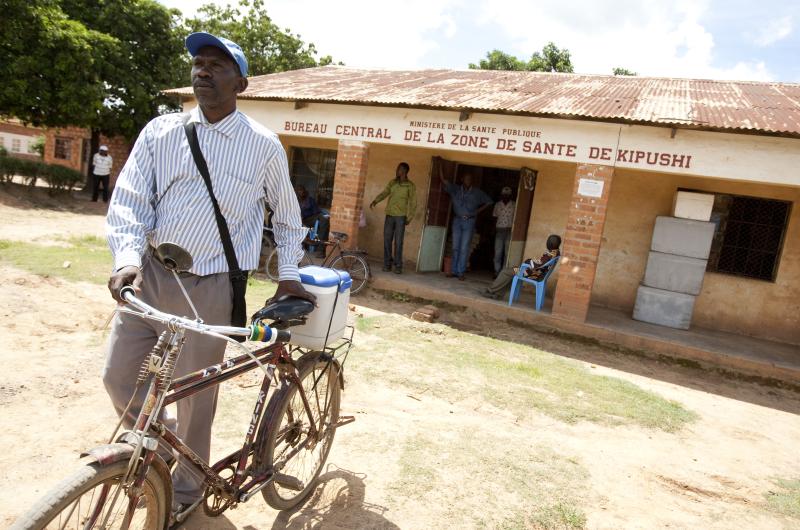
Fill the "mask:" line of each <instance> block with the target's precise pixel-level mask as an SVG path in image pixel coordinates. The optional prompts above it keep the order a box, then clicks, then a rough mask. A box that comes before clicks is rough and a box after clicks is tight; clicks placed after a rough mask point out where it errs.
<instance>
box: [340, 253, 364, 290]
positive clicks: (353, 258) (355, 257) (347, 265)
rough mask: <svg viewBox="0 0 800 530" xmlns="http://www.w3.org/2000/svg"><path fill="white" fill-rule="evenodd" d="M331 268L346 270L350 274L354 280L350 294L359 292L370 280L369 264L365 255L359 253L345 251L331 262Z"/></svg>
mask: <svg viewBox="0 0 800 530" xmlns="http://www.w3.org/2000/svg"><path fill="white" fill-rule="evenodd" d="M331 268H332V269H339V270H340V271H345V272H347V273H348V274H349V275H350V279H351V280H353V285H352V286H351V287H350V294H358V292H359V291H361V289H363V288H364V286H365V285H367V281H368V280H369V264H368V263H367V260H365V259H364V256H361V255H359V254H347V253H343V254H342V255H340V256H338V257H337V258H336V259H335V260H333V261H332V262H331Z"/></svg>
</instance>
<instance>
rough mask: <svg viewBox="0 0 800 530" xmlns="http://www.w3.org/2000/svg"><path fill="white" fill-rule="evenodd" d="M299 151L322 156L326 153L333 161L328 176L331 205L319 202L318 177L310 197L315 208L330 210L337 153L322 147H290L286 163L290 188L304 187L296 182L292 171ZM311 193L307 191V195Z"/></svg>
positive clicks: (296, 178) (334, 150) (296, 177)
mask: <svg viewBox="0 0 800 530" xmlns="http://www.w3.org/2000/svg"><path fill="white" fill-rule="evenodd" d="M301 150H302V151H320V152H321V153H322V154H323V155H324V154H325V153H327V156H330V157H331V158H332V159H333V173H332V174H331V176H330V178H331V186H330V202H331V204H330V205H327V200H326V201H320V185H319V184H320V178H319V177H318V178H317V181H316V183H315V186H314V188H315V189H314V190H313V195H312V197H314V200H315V201H316V203H317V206H318V207H319V208H322V209H325V210H330V208H331V206H332V205H333V193H334V189H335V188H336V180H335V179H336V163H337V159H338V151H337V150H336V149H326V148H323V147H305V146H290V149H289V153H288V155H289V156H288V159H289V160H288V162H289V178H290V179H291V182H292V186H297V185H298V184H303V185H305V184H304V183H303V182H297V180H298V176H297V175H296V174H295V171H294V169H295V162H296V160H297V157H298V152H299V151H301ZM305 186H306V188H309V186H307V185H305ZM311 191H312V190H309V193H311Z"/></svg>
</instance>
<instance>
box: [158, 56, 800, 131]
mask: <svg viewBox="0 0 800 530" xmlns="http://www.w3.org/2000/svg"><path fill="white" fill-rule="evenodd" d="M167 93H169V94H176V95H181V96H191V95H192V90H191V88H180V89H174V90H169V91H167ZM241 98H243V99H264V100H296V101H319V102H330V103H362V104H370V105H389V106H404V107H424V108H441V109H458V110H464V109H465V110H473V111H480V112H490V113H491V112H502V113H509V112H510V113H519V114H528V115H540V116H552V117H569V118H575V119H593V120H611V121H624V122H644V123H651V124H664V125H682V126H691V127H694V128H704V129H706V128H707V129H715V130H734V131H752V132H765V133H770V134H781V135H793V136H795V135H796V136H800V84H791V83H759V82H750V81H712V80H703V79H670V78H653V77H627V76H602V75H580V74H560V73H544V72H506V71H493V70H363V69H356V68H348V67H341V66H325V67H320V68H308V69H305V70H294V71H291V72H282V73H279V74H270V75H263V76H257V77H251V78H250V86H249V87H248V89H247V91H246V92H244V93H243V94H242V95H241Z"/></svg>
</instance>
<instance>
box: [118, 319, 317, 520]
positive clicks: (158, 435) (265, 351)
mask: <svg viewBox="0 0 800 530" xmlns="http://www.w3.org/2000/svg"><path fill="white" fill-rule="evenodd" d="M164 333H169V338H168V340H166V341H164V343H163V346H162V348H161V351H160V352H158V353H159V354H160V359H161V364H163V363H164V362H169V357H170V356H171V355H175V356H177V355H179V354H180V349H178V350H177V351H171V350H170V347H173V348H174V347H175V344H178V345H179V346H178V348H180V346H182V343H183V330H182V329H177V330H170V331H166V332H164ZM251 354H252V356H253V357H251V356H250V355H247V354H243V355H240V356H238V357H235V358H232V359H229V360H226V361H223V362H221V363H218V364H215V365H212V366H208V367H206V368H202V369H200V370H197V371H195V372H192V373H190V374H187V375H185V376H182V377H180V378H176V379H174V380H173V381H171V382H170V384H169V386H168V387H167V388H166V389H162V388H160V385H159V382H158V380H157V378H156V377H153V378H152V380H151V383H150V387H149V389H148V392H147V394H146V397H145V399H144V402H143V405H142V408H141V410H140V412H139V415H138V417H137V419H136V423H135V427H134V429H133V434H134V435H135V436H136V437H137V438H138V440H139V441H140V443H139V444H137V448H136V449H135V450H134V453H133V456H132V457H131V466H132V467H129V476H128V477H127V480H126V481H125V483H126V484H130V486H132V487H130V488H129V489H130V492H129V494H128V495H129V497H130V503H129V507H128V511H129V512H130V513H131V514H132V512H133V509H134V508H135V506H136V501H137V499H138V493H139V491H140V488H141V484H142V483H143V482H144V479H145V476H146V474H147V468H148V467H149V464H150V463H152V460H153V459H154V458H155V454H156V452H157V446H158V445H157V443H155V442H158V441H160V442H163V443H164V444H166V445H167V446H169V447H170V448H172V449H174V450H175V451H177V452H178V454H180V455H182V456H183V457H185V459H186V463H187V464H188V465H189V466H191V467H192V468H194V469H195V471H197V472H198V473H199V474H200V475H203V476H204V477H205V479H206V481H207V482H208V483H209V484H210V485H211V490H212V492H213V493H214V494H215V495H217V496H218V497H222V498H224V499H225V508H227V506H228V505H229V504H235V503H238V502H244V501H246V500H248V499H249V498H250V497H252V495H254V494H255V493H256V492H258V491H260V490H261V489H262V488H263V487H265V486H266V485H267V484H269V482H270V481H271V480H274V479H275V478H276V475H277V474H276V473H275V472H274V470H271V469H269V470H262V471H261V472H260V473H258V474H257V475H255V476H253V477H252V478H251V479H250V480H249V481H247V482H245V481H246V479H247V473H246V468H247V464H248V459H249V457H250V455H252V454H253V453H254V451H255V450H256V449H257V447H255V445H256V443H255V436H256V433H257V430H258V425H259V423H260V422H261V419H262V417H263V415H264V407H265V404H266V403H267V401H268V394H269V388H270V386H271V384H272V382H273V381H274V380H276V370H277V371H278V377H280V378H285V379H288V381H289V382H290V384H293V385H296V386H297V387H299V388H300V387H301V383H300V380H299V378H298V375H297V370H296V365H295V362H294V360H292V358H291V353H290V352H289V351H288V350H287V348H286V346H285V345H284V344H283V343H275V344H273V345H271V346H267V347H264V348H261V349H258V350H255V351H253V352H251ZM154 356H156V352H152V353H151V360H150V362H151V363H155V364H156V365H158V364H159V363H158V362H157V361H154V360H153V357H154ZM256 359H257V360H258V361H257V360H256ZM259 361H260V362H261V363H262V364H263V365H264V366H265V369H266V372H267V373H266V374H265V375H264V378H263V380H262V382H261V388H260V390H259V393H258V397H257V398H256V403H255V405H254V408H253V413H252V415H251V418H250V425H249V427H248V429H247V433H246V435H245V440H244V442H243V444H242V448H241V449H239V450H238V451H235V452H233V453H231V454H230V455H228V456H226V457H224V458H222V459H221V460H219V461H218V462H217V463H215V464H213V465H210V464H209V463H208V462H206V461H204V460H203V459H202V458H201V457H200V456H199V455H197V453H195V452H194V451H193V450H192V449H191V448H189V447H188V446H187V445H186V444H185V443H183V442H182V441H181V440H180V439H179V438H178V437H177V436H176V435H175V434H174V433H172V432H171V431H170V430H169V429H167V428H166V427H165V426H164V425H163V424H162V423H161V422H159V421H157V420H156V419H155V418H156V417H157V415H158V414H159V413H160V411H161V410H162V409H163V407H164V406H166V405H169V404H172V403H175V402H177V401H180V400H181V399H184V398H186V397H189V396H191V395H194V394H197V393H198V392H202V391H203V390H206V389H208V388H211V387H214V386H217V385H219V384H220V383H222V382H224V381H227V380H229V379H231V378H233V377H236V376H238V375H242V374H244V373H246V372H248V371H250V370H253V369H255V368H257V367H258V362H259ZM299 395H300V396H301V398H302V402H303V407H304V409H305V413H306V414H307V415H308V418H309V420H310V421H309V426H310V427H309V433H308V437H307V438H306V442H305V443H304V444H302V445H301V446H298V448H296V449H295V452H293V453H292V454H290V457H291V456H294V455H295V454H297V452H299V451H300V450H301V449H303V448H304V447H305V445H306V444H307V443H309V441H315V440H317V438H318V436H319V432H320V429H321V428H322V426H323V425H324V422H325V419H326V418H325V417H326V416H327V410H325V411H323V413H322V414H321V417H320V419H319V424H317V422H315V421H314V416H313V412H312V411H311V406H310V404H309V402H308V399H307V397H306V395H305V393H304V392H299ZM151 440H152V441H151ZM142 446H144V447H145V450H144V455H143V456H142V449H141V448H142ZM140 458H141V460H140ZM139 464H140V465H139ZM134 466H135V469H133V467H134ZM232 466H235V467H232ZM225 469H231V470H232V471H233V472H234V476H233V477H232V480H231V479H225V478H223V477H222V475H221V472H222V471H223V470H225ZM131 472H132V473H131Z"/></svg>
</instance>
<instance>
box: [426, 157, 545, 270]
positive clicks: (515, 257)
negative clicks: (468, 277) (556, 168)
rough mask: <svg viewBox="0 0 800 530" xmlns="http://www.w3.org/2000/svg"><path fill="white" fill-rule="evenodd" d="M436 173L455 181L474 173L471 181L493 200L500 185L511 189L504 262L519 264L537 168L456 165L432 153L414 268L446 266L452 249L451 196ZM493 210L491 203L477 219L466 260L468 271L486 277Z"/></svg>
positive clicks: (490, 266) (491, 255)
mask: <svg viewBox="0 0 800 530" xmlns="http://www.w3.org/2000/svg"><path fill="white" fill-rule="evenodd" d="M440 173H441V174H442V175H443V176H444V178H446V179H447V180H450V181H452V182H456V183H460V182H461V179H462V178H463V175H464V174H466V173H470V174H472V177H473V185H474V186H476V187H478V188H480V189H481V190H483V191H484V192H485V193H486V194H487V195H488V196H489V197H490V198H491V199H492V201H495V202H496V201H498V200H499V199H500V194H501V191H502V189H503V188H504V187H506V186H508V187H510V188H511V190H512V199H513V200H515V201H516V209H515V213H514V221H513V224H512V232H511V233H512V235H511V245H510V246H509V250H508V256H506V257H505V263H504V266H507V265H509V264H514V265H516V264H518V263H519V262H520V261H521V260H522V252H523V247H524V244H525V237H526V235H527V233H528V223H529V222H530V216H531V208H532V206H533V191H534V186H535V179H536V172H535V171H533V170H531V169H528V168H521V170H519V169H507V168H497V167H489V166H476V165H469V164H459V163H458V162H455V161H451V160H445V159H443V158H440V157H434V158H433V160H432V164H431V178H430V188H429V190H428V203H427V209H426V216H425V227H424V228H423V232H422V241H421V244H420V250H419V258H418V260H417V270H418V271H420V272H426V271H442V270H445V269H446V263H447V262H448V259H447V258H448V257H449V256H450V254H451V249H452V236H451V233H450V232H451V231H450V224H451V222H452V219H451V218H452V215H451V205H450V196H449V195H448V194H447V193H446V192H445V191H444V186H443V185H442V182H441V179H440V177H439V175H440ZM532 184H533V185H532ZM492 210H493V207H489V208H487V209H486V210H484V211H483V212H481V214H480V215H479V216H478V219H477V221H476V223H475V236H474V237H473V242H474V246H473V251H472V253H471V255H470V259H469V263H468V270H470V271H472V272H477V273H480V272H483V273H484V274H485V275H487V276H488V277H491V274H492V273H493V272H494V236H495V219H494V217H493V215H492ZM448 270H449V269H448Z"/></svg>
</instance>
